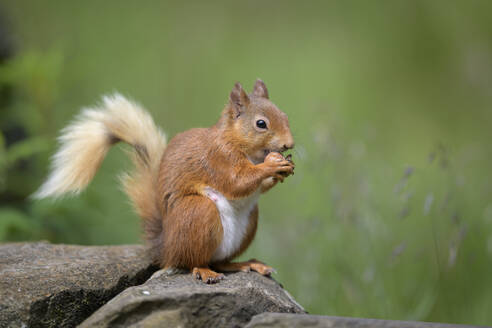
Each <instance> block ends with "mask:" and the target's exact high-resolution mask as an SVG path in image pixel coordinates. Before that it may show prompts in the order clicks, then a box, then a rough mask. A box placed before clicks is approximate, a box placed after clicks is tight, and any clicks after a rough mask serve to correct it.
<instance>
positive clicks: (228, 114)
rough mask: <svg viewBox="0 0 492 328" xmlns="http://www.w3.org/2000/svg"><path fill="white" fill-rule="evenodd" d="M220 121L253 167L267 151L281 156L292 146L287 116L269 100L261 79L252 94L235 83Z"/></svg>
mask: <svg viewBox="0 0 492 328" xmlns="http://www.w3.org/2000/svg"><path fill="white" fill-rule="evenodd" d="M221 121H222V122H224V123H225V124H223V125H224V126H225V127H226V131H227V134H228V135H229V136H231V137H233V138H232V139H233V143H234V144H235V145H237V146H238V147H240V148H241V150H242V151H243V152H244V153H245V154H246V156H248V158H249V159H250V160H251V161H252V162H253V163H255V164H258V163H261V162H263V161H264V159H265V157H266V156H267V155H268V154H269V153H270V152H279V153H282V152H284V151H286V150H287V149H291V148H293V147H294V139H293V137H292V134H291V132H290V127H289V120H288V118H287V115H286V114H285V113H284V112H282V111H281V110H280V109H278V108H277V106H275V104H273V103H272V102H271V101H270V100H269V98H268V90H267V88H266V85H265V83H263V81H262V80H259V79H258V80H257V81H256V83H255V86H254V88H253V92H252V93H251V94H249V95H248V94H247V93H246V92H245V91H244V89H243V87H242V86H241V84H240V83H236V84H235V85H234V88H233V89H232V91H231V94H230V96H229V103H228V104H227V105H226V107H225V109H224V111H223V113H222V118H221Z"/></svg>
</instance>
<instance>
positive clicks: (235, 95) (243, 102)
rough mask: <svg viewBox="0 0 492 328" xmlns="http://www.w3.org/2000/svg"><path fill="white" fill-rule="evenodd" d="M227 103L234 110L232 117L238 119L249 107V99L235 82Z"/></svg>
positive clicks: (239, 84)
mask: <svg viewBox="0 0 492 328" xmlns="http://www.w3.org/2000/svg"><path fill="white" fill-rule="evenodd" d="M229 103H230V104H231V105H232V107H233V109H234V116H235V117H239V116H240V115H241V113H243V112H244V111H245V110H246V108H247V107H248V105H249V97H248V95H247V94H246V92H245V91H244V89H243V86H242V85H241V83H239V82H236V84H234V88H233V89H232V91H231V94H230V96H229Z"/></svg>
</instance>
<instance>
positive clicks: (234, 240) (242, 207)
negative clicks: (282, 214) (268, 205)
mask: <svg viewBox="0 0 492 328" xmlns="http://www.w3.org/2000/svg"><path fill="white" fill-rule="evenodd" d="M260 193H261V190H260V189H258V190H257V191H255V192H254V193H253V194H251V195H250V196H247V197H244V198H240V199H233V200H229V199H227V198H226V197H225V196H224V195H222V194H221V193H220V192H218V191H217V190H214V189H213V188H211V187H208V186H207V187H205V188H204V195H205V196H206V197H208V198H209V199H210V200H212V201H213V202H214V203H215V205H216V206H217V210H218V211H219V213H220V221H221V223H222V229H223V237H222V242H221V243H220V245H219V247H218V248H217V249H216V251H215V253H214V254H213V256H212V259H211V260H212V262H221V261H225V260H227V259H229V258H231V257H232V256H233V255H234V254H236V253H237V252H238V251H239V250H240V247H241V245H242V243H243V241H244V239H245V238H246V237H247V235H248V232H249V228H250V227H251V225H252V224H255V222H252V220H254V219H255V218H254V217H252V215H251V213H252V212H253V210H254V209H255V207H256V206H257V204H258V198H259V197H260Z"/></svg>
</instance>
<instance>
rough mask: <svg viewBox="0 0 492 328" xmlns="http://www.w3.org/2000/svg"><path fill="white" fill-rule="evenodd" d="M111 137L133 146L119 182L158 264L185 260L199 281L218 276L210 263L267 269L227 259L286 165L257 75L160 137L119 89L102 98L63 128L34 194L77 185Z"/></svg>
mask: <svg viewBox="0 0 492 328" xmlns="http://www.w3.org/2000/svg"><path fill="white" fill-rule="evenodd" d="M119 141H123V142H125V143H127V144H129V145H131V146H132V147H133V151H132V152H131V153H130V156H131V158H132V161H133V163H134V164H135V170H134V171H133V172H131V173H126V174H124V175H123V176H122V183H123V186H124V190H125V192H126V193H127V195H128V196H129V198H130V199H131V201H132V203H133V205H134V208H135V210H136V212H137V213H138V215H139V216H140V217H141V218H142V220H143V229H144V234H145V239H146V241H147V243H148V245H149V250H150V252H151V256H152V259H153V260H154V261H155V262H156V263H157V264H158V265H159V266H160V267H162V268H164V269H170V268H182V269H188V270H190V271H191V272H192V274H193V276H194V277H195V278H196V279H199V280H202V281H203V282H205V283H216V282H218V281H219V280H221V279H223V278H224V275H223V274H222V273H219V272H232V271H246V272H247V271H250V270H253V271H257V272H259V273H260V274H262V275H270V274H271V273H272V272H273V268H271V267H270V266H267V265H266V264H264V263H262V262H259V261H256V260H250V261H247V262H238V263H234V262H231V260H232V259H234V258H235V257H237V256H239V255H240V254H241V253H242V252H244V251H245V250H246V249H247V248H248V246H249V245H250V243H251V242H252V240H253V238H254V236H255V233H256V228H257V222H258V204H257V202H258V198H259V195H260V194H261V193H264V192H266V191H267V190H269V189H271V188H272V187H273V186H275V184H276V183H277V182H278V181H280V182H282V181H283V180H284V179H285V177H287V176H289V175H291V174H293V173H294V167H295V166H294V163H293V162H292V161H291V160H290V157H289V158H285V157H284V156H283V155H281V154H280V153H282V152H284V151H286V150H288V149H291V148H293V147H294V140H293V137H292V134H291V132H290V127H289V121H288V118H287V115H286V114H285V113H283V112H282V111H281V110H279V109H278V108H277V107H276V106H275V105H274V104H273V103H272V102H271V101H270V100H269V96H268V91H267V88H266V86H265V84H264V83H263V82H262V81H261V80H257V81H256V83H255V86H254V89H253V92H252V93H251V94H249V95H248V94H247V93H246V92H245V91H244V89H243V87H242V86H241V84H239V83H236V84H235V86H234V88H233V89H232V92H231V93H230V96H229V101H228V103H227V104H226V106H225V108H224V109H223V111H222V115H221V117H220V119H219V120H218V122H217V123H216V124H215V125H213V126H212V127H210V128H195V129H191V130H188V131H185V132H182V133H179V134H177V135H176V136H175V137H174V138H172V139H171V140H170V141H169V143H167V144H166V137H165V135H164V133H163V132H162V131H161V130H160V129H159V128H158V127H157V126H156V125H155V124H154V121H153V120H152V118H151V116H150V115H149V114H148V113H147V112H146V111H145V110H144V109H142V108H141V107H140V106H139V105H137V104H136V103H134V102H131V101H129V100H127V99H125V98H124V97H123V96H121V95H119V94H115V95H112V96H106V97H104V98H103V102H102V104H101V105H100V106H98V107H96V108H88V109H83V110H82V112H81V113H80V114H79V116H78V117H77V119H76V120H75V121H74V122H73V123H72V124H70V125H69V126H67V127H66V128H65V129H63V130H62V134H61V136H60V137H59V142H60V149H59V150H58V151H57V153H56V154H55V155H54V156H53V159H52V169H51V173H50V175H49V177H48V178H47V180H46V182H44V184H43V185H42V186H41V187H40V189H39V190H38V191H37V192H36V193H35V195H34V196H35V197H36V198H44V197H50V196H52V197H60V196H62V195H63V194H66V193H72V194H77V193H79V192H80V191H82V190H83V189H84V188H85V187H86V186H87V185H88V184H89V182H90V181H91V180H92V178H93V177H94V175H95V173H96V171H97V169H98V168H99V165H100V164H101V162H102V161H103V159H104V157H105V155H106V153H107V151H108V150H109V148H110V147H111V146H112V145H114V144H115V143H117V142H119ZM216 271H217V272H216Z"/></svg>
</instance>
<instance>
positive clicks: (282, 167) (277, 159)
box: [263, 152, 295, 182]
mask: <svg viewBox="0 0 492 328" xmlns="http://www.w3.org/2000/svg"><path fill="white" fill-rule="evenodd" d="M263 164H264V165H265V169H266V171H267V174H268V176H271V177H273V178H275V179H277V180H278V181H280V182H283V181H284V179H285V178H286V177H288V176H289V175H292V174H294V168H295V164H294V162H292V156H291V155H288V156H287V157H284V156H283V155H282V154H280V153H277V152H271V153H270V154H268V155H267V157H265V161H264V162H263Z"/></svg>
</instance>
